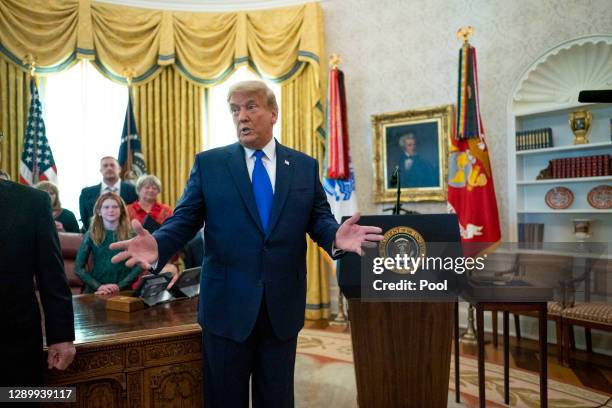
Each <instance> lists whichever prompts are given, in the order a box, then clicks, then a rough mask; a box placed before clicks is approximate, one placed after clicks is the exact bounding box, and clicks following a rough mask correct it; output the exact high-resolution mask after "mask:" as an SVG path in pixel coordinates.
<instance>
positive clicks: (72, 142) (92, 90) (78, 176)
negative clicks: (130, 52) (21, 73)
mask: <svg viewBox="0 0 612 408" xmlns="http://www.w3.org/2000/svg"><path fill="white" fill-rule="evenodd" d="M41 88H42V89H41V94H42V99H43V101H42V102H43V112H44V119H45V127H46V130H47V138H48V140H49V144H50V146H51V151H52V152H53V157H54V159H55V163H56V165H57V177H58V184H59V186H58V187H59V191H60V200H61V202H62V206H63V207H64V208H67V209H69V210H70V211H72V212H74V214H75V215H76V217H77V219H78V218H80V215H79V195H80V193H81V189H82V188H83V187H86V186H90V185H94V184H98V183H99V182H100V181H101V180H102V176H101V175H100V158H102V157H104V156H112V157H117V154H118V153H119V144H120V142H121V132H122V130H123V122H124V119H125V111H126V109H127V100H128V92H127V87H126V86H125V85H119V84H116V83H114V82H112V81H111V80H110V79H107V78H105V77H104V76H102V74H100V73H99V72H98V71H97V70H96V68H95V67H94V66H92V65H91V64H90V63H89V62H87V61H81V62H79V63H77V64H76V65H75V66H74V67H72V68H70V69H69V70H67V71H64V72H61V73H59V74H55V75H50V76H48V77H47V79H46V80H45V81H44V86H43V87H41Z"/></svg>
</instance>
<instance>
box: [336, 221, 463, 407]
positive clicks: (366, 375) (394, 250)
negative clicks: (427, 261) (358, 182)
mask: <svg viewBox="0 0 612 408" xmlns="http://www.w3.org/2000/svg"><path fill="white" fill-rule="evenodd" d="M360 224H361V225H376V226H379V227H381V228H382V230H383V234H384V237H385V239H384V240H383V241H382V242H381V243H380V244H379V245H378V246H377V247H376V248H370V249H369V250H368V249H366V253H365V255H364V256H363V257H359V256H358V255H354V254H347V255H346V256H344V257H343V258H342V259H341V260H340V263H339V266H338V283H339V286H340V289H341V291H342V293H343V294H344V295H345V297H346V298H347V299H348V308H349V309H348V316H349V320H350V324H351V337H352V342H353V357H354V362H355V376H356V380H357V398H358V404H359V407H360V408H370V407H376V408H386V407H389V408H395V407H397V408H400V407H401V408H409V407H419V408H420V407H424V406H427V407H446V406H447V400H448V384H449V371H450V357H451V344H452V338H453V319H454V307H455V303H456V296H453V295H452V293H455V292H454V288H455V287H456V285H457V284H458V282H457V281H456V274H455V273H454V272H452V274H451V275H441V274H438V275H437V276H436V274H437V273H438V272H439V271H426V272H425V271H417V272H416V273H414V274H412V275H411V274H410V273H405V274H404V275H402V271H399V270H391V271H389V270H386V271H385V273H384V274H381V275H380V277H381V278H384V277H385V276H387V275H385V274H388V276H389V277H390V279H395V280H396V281H397V282H403V281H409V280H411V279H412V280H413V281H415V286H413V288H414V287H417V288H418V286H416V285H418V282H419V281H420V280H422V278H423V277H424V276H425V277H427V279H428V280H431V281H432V282H443V281H445V282H446V284H447V285H449V286H450V287H449V288H448V289H449V290H448V291H446V292H445V293H444V295H440V297H439V298H438V297H437V296H436V295H433V296H432V293H431V292H429V293H426V294H424V293H420V292H418V291H413V292H410V291H405V293H403V294H402V295H401V296H398V295H391V296H384V295H382V296H381V295H380V293H375V292H372V290H371V287H370V286H372V280H371V279H370V278H369V277H368V274H370V273H371V271H370V270H369V265H370V264H371V262H372V260H371V259H370V260H369V259H368V257H370V258H371V257H372V256H382V257H391V256H396V255H404V254H407V255H409V256H414V257H419V256H421V257H422V256H425V255H426V256H444V257H460V256H461V255H462V253H461V247H460V245H459V243H460V235H459V228H458V222H457V218H456V216H455V215H450V214H433V215H392V216H391V215H390V216H363V217H361V219H360ZM368 253H369V255H368ZM394 275H397V276H394ZM377 278H378V277H377V276H373V277H372V279H377ZM388 279H389V278H387V280H388ZM383 280H384V279H383ZM449 281H450V282H449ZM440 284H441V283H440ZM375 285H376V284H374V286H375ZM407 285H408V284H407ZM378 286H380V285H378Z"/></svg>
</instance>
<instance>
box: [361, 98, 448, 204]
mask: <svg viewBox="0 0 612 408" xmlns="http://www.w3.org/2000/svg"><path fill="white" fill-rule="evenodd" d="M454 112H455V109H454V106H453V105H440V106H435V107H432V108H423V109H412V110H406V111H401V112H391V113H381V114H377V115H372V116H371V119H372V134H373V135H374V163H373V164H374V201H375V202H377V203H390V202H395V197H396V194H397V187H396V186H393V185H392V184H391V177H392V174H393V172H394V171H395V167H396V166H398V170H399V173H400V179H401V184H402V188H401V192H402V201H403V202H418V201H446V197H447V190H448V188H447V173H448V167H447V160H448V150H449V144H450V132H451V126H452V124H453V118H454Z"/></svg>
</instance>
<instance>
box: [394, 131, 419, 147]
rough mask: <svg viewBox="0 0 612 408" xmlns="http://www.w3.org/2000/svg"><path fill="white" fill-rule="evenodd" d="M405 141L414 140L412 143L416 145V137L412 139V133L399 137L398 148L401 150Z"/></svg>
mask: <svg viewBox="0 0 612 408" xmlns="http://www.w3.org/2000/svg"><path fill="white" fill-rule="evenodd" d="M406 140H414V143H416V137H414V133H406V134H404V135H401V136H400V138H399V142H398V144H399V147H401V148H403V147H404V142H405V141H406Z"/></svg>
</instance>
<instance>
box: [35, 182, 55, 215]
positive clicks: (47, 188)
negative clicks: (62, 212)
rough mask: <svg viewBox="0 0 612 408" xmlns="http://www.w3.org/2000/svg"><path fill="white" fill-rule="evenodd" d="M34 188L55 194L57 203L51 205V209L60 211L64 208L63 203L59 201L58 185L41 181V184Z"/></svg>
mask: <svg viewBox="0 0 612 408" xmlns="http://www.w3.org/2000/svg"><path fill="white" fill-rule="evenodd" d="M34 188H36V189H38V190H42V191H45V192H47V193H53V194H55V201H54V202H52V203H51V207H53V209H54V210H59V209H60V208H62V203H61V202H60V199H59V189H58V188H57V185H55V183H52V182H50V181H41V182H40V183H36V184H35V185H34Z"/></svg>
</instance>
